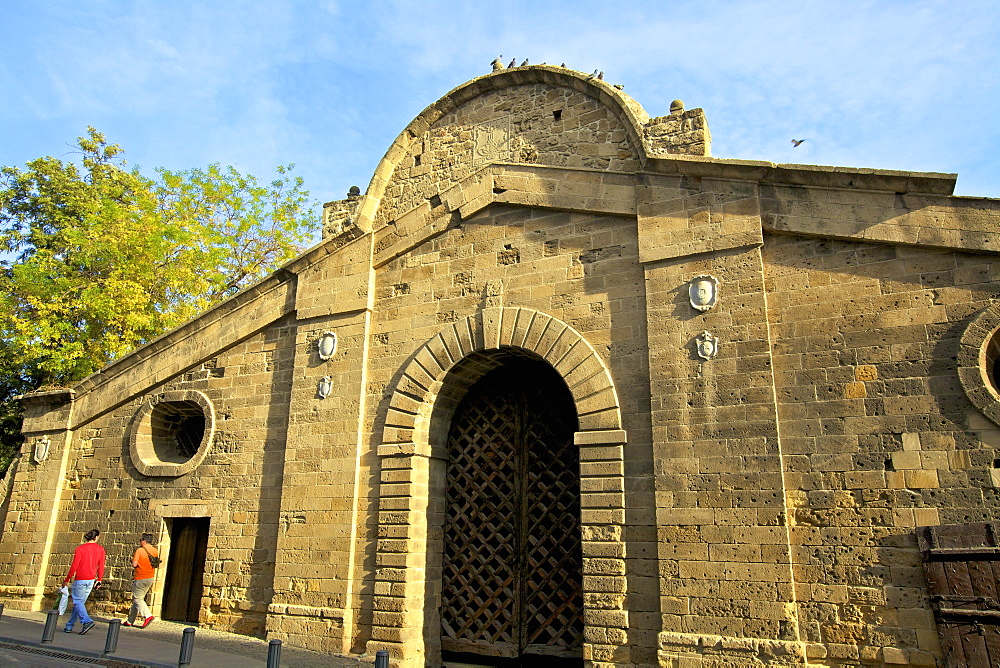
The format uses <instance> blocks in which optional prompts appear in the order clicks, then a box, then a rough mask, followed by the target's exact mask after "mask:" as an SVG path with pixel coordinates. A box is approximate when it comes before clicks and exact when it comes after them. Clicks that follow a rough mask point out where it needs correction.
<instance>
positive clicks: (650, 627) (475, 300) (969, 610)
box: [0, 66, 1000, 666]
mask: <svg viewBox="0 0 1000 668" xmlns="http://www.w3.org/2000/svg"><path fill="white" fill-rule="evenodd" d="M709 146H710V137H709V133H708V127H707V124H706V121H705V117H704V114H703V113H702V111H701V110H700V109H695V110H685V109H684V108H683V105H682V104H680V103H679V102H678V103H675V104H674V105H672V108H671V109H670V113H669V114H668V115H665V116H661V117H658V118H650V117H649V116H648V115H647V114H646V113H645V112H644V111H643V109H642V108H641V107H640V106H639V105H638V104H637V103H636V102H635V101H633V100H632V99H630V98H629V97H628V96H627V95H625V94H624V93H623V92H621V90H619V89H617V88H615V87H614V86H612V85H610V84H608V83H605V82H604V81H601V80H598V79H596V78H592V77H587V76H586V75H583V74H580V73H578V72H575V71H572V70H569V69H565V68H557V67H548V66H531V67H518V68H512V69H501V70H499V71H496V72H494V73H492V74H490V75H488V76H484V77H480V78H478V79H475V80H473V81H471V82H468V83H466V84H464V85H462V86H459V87H458V88H455V89H454V90H452V91H451V92H449V93H448V94H446V95H445V96H444V97H443V98H441V99H440V100H439V101H437V102H435V103H434V104H433V105H431V106H429V107H428V108H427V109H426V110H425V111H424V112H422V113H421V114H420V115H419V116H418V117H417V118H416V119H415V120H414V121H413V122H412V123H411V124H410V125H409V126H407V128H406V129H405V130H404V131H403V132H402V133H401V134H400V135H399V137H398V138H397V139H396V141H395V142H394V143H393V144H392V146H391V147H390V148H389V150H388V152H387V153H386V155H385V158H384V159H383V160H382V162H381V163H380V165H379V166H378V168H377V170H376V171H375V174H374V176H373V178H372V180H371V183H370V185H369V187H368V189H367V191H366V192H365V193H363V194H361V193H355V194H352V195H351V196H349V197H348V199H347V200H344V201H341V202H333V203H330V204H328V205H326V207H325V211H324V221H325V225H326V229H325V236H324V239H323V241H322V243H320V244H319V245H317V246H316V247H314V248H312V249H311V250H309V251H308V252H306V253H305V254H303V255H302V256H301V257H299V258H298V259H296V260H295V261H293V262H291V263H289V264H288V265H286V266H285V267H283V268H281V269H280V270H278V271H277V272H276V273H274V274H273V275H272V276H270V277H269V278H267V279H266V280H264V281H262V282H261V283H260V284H258V285H256V286H255V287H253V288H251V289H248V290H246V291H244V292H243V293H241V294H239V295H236V296H235V297H233V298H232V299H230V300H229V301H228V302H226V303H224V304H222V305H221V306H219V307H217V308H215V309H213V310H211V311H209V312H207V313H205V314H204V315H202V316H201V317H199V318H197V319H195V320H192V321H190V322H188V323H186V324H185V325H183V326H181V327H179V328H177V329H176V330H174V331H171V332H170V333H168V334H166V335H165V336H163V337H161V338H160V339H157V340H156V341H153V342H152V343H150V344H149V345H147V346H145V347H143V348H141V349H139V350H137V351H136V352H134V353H133V354H131V355H129V356H128V357H125V358H123V359H121V360H118V361H117V362H115V363H113V364H111V365H110V366H108V367H107V368H105V369H103V370H102V371H100V372H99V373H97V374H95V375H93V376H91V377H89V378H87V379H86V380H83V381H81V382H80V383H79V384H77V385H76V386H75V387H73V388H69V389H64V390H57V391H49V392H38V393H35V394H32V395H29V396H27V397H25V399H24V403H25V406H26V410H27V418H26V420H25V423H24V431H25V434H26V437H27V442H26V447H25V452H24V454H23V456H22V459H21V461H20V462H19V463H18V464H17V468H16V478H15V481H14V485H13V488H12V491H11V492H10V494H9V496H8V498H7V499H6V500H5V502H4V506H2V509H0V513H2V514H3V535H2V539H0V587H2V588H0V597H2V600H3V602H4V603H6V605H8V606H11V607H17V608H22V609H34V610H37V609H40V607H41V606H43V605H45V601H44V600H43V599H44V597H45V596H46V595H48V594H50V593H51V591H52V589H53V587H54V585H55V584H56V582H57V578H58V577H61V576H62V575H63V574H64V572H65V570H66V568H67V566H68V563H69V558H70V555H71V553H72V549H73V547H74V546H75V545H76V544H77V543H78V541H79V537H80V535H81V534H82V533H83V532H84V531H86V530H87V529H90V528H91V527H94V526H96V527H98V528H100V529H101V530H102V531H104V537H103V538H102V540H103V541H104V545H105V546H106V547H107V549H108V558H109V564H111V566H112V570H111V573H110V578H111V581H112V586H111V588H110V590H111V591H110V594H108V595H107V596H108V598H106V599H105V600H99V601H98V602H97V605H98V608H99V610H103V611H104V612H106V613H112V612H115V611H120V610H122V609H123V608H124V606H126V605H127V588H128V582H127V580H128V578H129V574H130V568H129V565H128V555H129V554H130V553H131V550H132V549H133V546H134V540H135V537H136V534H137V533H139V532H144V531H149V532H152V533H155V534H156V535H157V536H158V537H159V543H160V546H161V548H162V553H163V555H164V557H165V563H164V565H163V566H162V567H161V569H160V571H159V575H158V576H157V582H156V584H155V586H154V606H153V607H154V614H155V615H157V616H162V617H164V618H167V619H176V620H184V621H188V622H198V623H200V624H201V625H203V626H208V627H212V628H218V629H224V630H232V631H236V632H240V633H247V634H253V635H259V636H263V635H266V636H268V637H272V638H282V639H285V640H286V642H289V643H294V644H297V645H301V646H304V647H309V648H313V649H318V650H322V651H326V652H330V653H338V654H355V655H366V656H367V657H369V658H370V657H371V656H373V655H374V652H375V651H376V650H378V649H388V650H390V652H391V655H392V657H393V665H398V666H422V665H430V666H437V665H441V664H442V662H445V663H447V662H449V661H462V662H464V663H472V664H484V665H485V664H489V665H505V664H504V663H503V660H504V659H510V658H512V657H513V658H516V657H518V656H523V657H524V658H525V662H526V664H531V661H532V660H535V659H537V661H536V663H548V664H554V665H593V666H612V665H614V666H649V665H663V666H677V665H696V664H699V663H703V664H704V665H716V666H717V665H727V666H737V665H759V664H761V663H773V664H779V665H804V664H815V665H824V666H832V665H861V664H865V665H880V664H906V663H909V664H911V665H926V666H931V665H935V662H938V661H944V660H945V657H946V654H947V656H948V657H949V659H950V660H951V659H955V657H957V656H958V654H955V652H959V653H960V652H963V651H965V652H966V653H967V655H968V656H967V657H966V658H967V659H968V660H969V661H970V663H975V660H974V656H979V655H974V652H975V651H979V650H978V649H977V647H978V645H976V643H980V644H982V646H983V648H982V652H988V651H989V648H988V647H987V644H986V640H988V639H990V638H992V637H993V636H992V635H990V634H992V633H994V631H993V627H992V626H990V621H989V620H990V618H991V616H990V615H989V614H987V613H989V612H990V610H989V605H990V601H991V600H993V599H990V598H989V594H988V593H987V594H983V592H982V591H980V590H979V589H977V587H987V584H983V583H982V582H979V581H977V580H976V577H978V576H975V577H972V576H970V577H972V579H971V580H969V579H968V578H966V583H965V585H964V589H963V587H962V586H959V585H956V584H955V583H954V582H952V581H950V580H948V578H949V577H952V575H953V574H954V572H956V569H958V570H961V569H962V568H965V569H966V570H965V571H963V572H964V573H966V575H968V573H971V572H973V571H975V572H976V573H978V572H979V571H981V570H982V568H980V567H981V566H982V564H983V562H981V561H980V562H977V561H975V560H976V559H978V558H981V557H982V555H986V557H985V558H989V555H991V554H994V553H995V552H997V551H998V548H997V543H996V541H995V540H994V538H993V537H994V535H995V534H994V532H993V528H994V526H995V525H993V524H992V522H993V521H994V520H997V519H998V518H997V504H996V501H997V486H998V485H1000V454H998V450H997V448H1000V430H998V424H1000V404H998V399H1000V394H998V392H997V377H996V369H995V368H994V367H995V366H996V365H997V362H998V359H1000V336H998V335H997V331H998V329H1000V305H998V304H997V303H996V297H997V295H998V293H1000V205H998V202H997V201H996V200H986V199H976V198H965V197H954V196H952V194H951V193H952V192H953V188H954V185H955V179H956V177H955V175H950V174H925V173H908V172H892V171H879V170H871V169H846V168H836V167H815V166H803V165H776V164H771V163H766V162H755V161H744V160H728V159H716V158H712V157H710V156H709ZM928 527H929V528H928ZM977 541H978V542H977ZM976 555H979V556H978V557H977V556H976ZM942 558H943V559H946V561H945V562H942V561H940V559H942ZM942 564H944V565H942ZM977 564H978V565H977ZM986 567H987V570H988V567H989V564H988V563H986ZM977 568H979V571H977V570H976V569H977ZM942 573H944V575H941V574H942ZM969 582H971V584H969ZM949 587H950V589H949ZM949 592H950V593H949ZM993 592H994V593H993V594H992V596H993V597H994V599H995V597H996V594H995V588H994V590H993ZM963 596H964V597H965V598H963ZM977 596H978V597H979V598H977ZM993 614H994V615H996V613H995V612H994V613H993ZM963 624H965V625H966V626H968V625H969V624H980V626H979V627H977V628H981V629H983V633H982V634H977V633H972V634H969V635H965V636H964V637H960V636H962V634H963V633H964V631H962V629H963V628H966V627H963V626H962V625H963ZM969 628H972V627H969ZM966 630H967V629H966ZM956 638H958V640H955V639H956ZM956 643H957V645H956ZM963 643H964V645H963ZM973 645H976V647H973ZM963 646H964V647H965V649H964V650H963V649H962V647H963ZM956 647H957V649H956ZM982 656H986V655H985V654H983V655H982ZM496 657H499V658H496ZM539 657H540V658H539ZM969 657H973V658H969Z"/></svg>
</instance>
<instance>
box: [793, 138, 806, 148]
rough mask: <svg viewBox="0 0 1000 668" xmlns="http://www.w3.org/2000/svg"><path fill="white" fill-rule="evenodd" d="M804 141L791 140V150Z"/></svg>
mask: <svg viewBox="0 0 1000 668" xmlns="http://www.w3.org/2000/svg"><path fill="white" fill-rule="evenodd" d="M804 141H805V139H793V140H792V148H795V147H796V146H798V145H799V144H801V143H802V142H804Z"/></svg>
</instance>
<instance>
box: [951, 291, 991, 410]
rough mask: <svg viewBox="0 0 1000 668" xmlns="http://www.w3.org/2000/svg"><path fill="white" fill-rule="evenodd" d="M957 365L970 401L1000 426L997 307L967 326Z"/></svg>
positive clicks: (985, 312)
mask: <svg viewBox="0 0 1000 668" xmlns="http://www.w3.org/2000/svg"><path fill="white" fill-rule="evenodd" d="M957 361H958V378H959V381H961V383H962V388H963V389H964V390H965V395H966V396H967V397H968V398H969V401H971V402H972V404H973V405H974V406H975V407H976V408H978V409H979V410H980V411H982V413H983V415H985V416H986V417H988V418H989V419H990V420H992V421H993V422H995V423H996V424H998V425H1000V304H994V305H991V306H989V307H988V308H987V309H986V310H985V311H983V312H982V313H980V314H979V315H978V316H976V318H975V319H973V321H972V322H971V323H969V326H968V327H967V328H966V329H965V333H964V334H963V335H962V339H961V342H960V343H959V349H958V360H957Z"/></svg>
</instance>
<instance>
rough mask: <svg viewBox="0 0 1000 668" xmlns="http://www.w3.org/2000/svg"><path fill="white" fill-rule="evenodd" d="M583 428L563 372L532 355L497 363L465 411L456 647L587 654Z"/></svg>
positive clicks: (454, 556)
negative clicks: (578, 442) (577, 439)
mask: <svg viewBox="0 0 1000 668" xmlns="http://www.w3.org/2000/svg"><path fill="white" fill-rule="evenodd" d="M576 428H577V418H576V409H575V405H574V403H573V399H572V396H571V395H570V393H569V390H568V388H567V387H566V385H565V383H564V382H563V380H562V378H561V377H560V376H559V375H558V374H556V373H555V371H554V370H553V369H552V368H551V367H550V366H549V365H548V364H545V363H543V362H536V361H533V360H516V361H511V362H509V363H508V364H506V365H505V366H503V367H501V368H500V369H497V370H495V371H493V372H491V373H489V374H487V375H486V376H484V377H483V378H482V379H481V380H480V381H479V382H478V383H477V384H476V385H475V386H473V388H472V389H470V390H469V392H468V394H467V395H466V397H465V399H464V400H463V401H462V403H461V404H460V405H459V407H458V409H457V410H456V413H455V416H454V418H453V420H452V426H451V430H450V433H449V440H448V449H449V463H448V482H447V494H446V500H447V511H446V519H445V541H444V542H445V552H444V560H443V575H442V592H441V602H442V605H441V620H442V635H441V642H442V648H443V650H444V651H445V656H446V658H452V659H455V660H464V661H472V662H473V663H476V664H488V665H493V666H501V665H533V664H535V663H538V662H541V663H544V664H546V665H548V666H555V665H582V663H581V658H582V652H581V648H582V639H583V601H582V576H581V563H582V554H581V542H580V479H579V473H580V466H579V454H578V451H577V449H576V446H575V445H574V443H573V433H574V432H575V431H576ZM475 657H479V658H478V659H477V658H475ZM567 660H569V661H568V663H567Z"/></svg>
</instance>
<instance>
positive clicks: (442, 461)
mask: <svg viewBox="0 0 1000 668" xmlns="http://www.w3.org/2000/svg"><path fill="white" fill-rule="evenodd" d="M624 441H625V434H624V432H623V431H622V430H621V422H620V411H619V407H618V401H617V393H616V392H615V389H614V385H613V384H612V381H611V377H610V374H609V373H608V371H607V369H606V367H605V366H604V364H603V362H602V361H601V359H600V357H599V356H598V355H597V354H596V352H595V351H594V349H593V348H592V347H591V346H590V345H589V344H588V343H587V342H586V341H585V340H584V339H583V337H582V336H580V334H579V333H578V332H576V331H575V330H574V329H573V328H572V327H570V326H569V325H567V324H566V323H564V322H561V321H559V320H557V319H555V318H552V317H550V316H548V315H545V314H542V313H539V312H537V311H532V310H530V309H517V308H504V309H500V308H497V309H487V310H484V311H482V312H480V313H478V314H476V315H475V316H471V317H469V318H467V319H465V320H464V321H460V322H457V323H454V324H453V325H451V326H449V327H447V328H445V329H444V330H442V331H441V332H440V333H439V334H438V335H436V336H435V337H433V338H432V339H431V340H429V341H428V342H427V343H425V344H424V346H422V347H421V349H420V350H418V351H417V352H416V353H415V354H414V355H413V357H412V358H411V361H410V363H409V364H408V366H407V367H406V369H405V370H404V371H403V373H402V374H401V376H400V380H399V383H398V385H397V387H396V389H395V392H394V395H393V398H392V400H391V402H390V409H389V412H388V415H387V417H386V426H385V429H384V430H383V440H382V445H381V446H379V454H380V455H381V457H382V481H383V482H382V484H381V485H380V490H379V536H380V538H381V540H380V542H379V549H378V570H377V573H376V600H375V610H376V617H375V627H374V628H373V634H372V637H373V640H372V643H371V644H370V646H369V650H370V651H375V650H376V649H380V648H389V649H390V650H391V651H392V652H393V654H394V655H395V656H396V657H398V658H399V659H400V663H401V665H424V664H425V663H428V664H434V663H436V662H437V660H438V657H441V656H444V657H445V658H448V657H454V658H458V659H463V660H468V659H474V660H475V661H476V662H477V663H481V664H492V665H507V663H508V662H519V663H520V664H522V665H530V664H531V663H533V662H535V661H539V660H541V661H544V662H545V663H554V662H555V663H561V662H565V664H566V665H574V664H575V665H580V664H581V663H582V660H583V659H585V658H590V656H591V655H592V654H593V652H594V650H595V645H593V644H586V643H584V630H585V627H586V626H596V627H600V629H601V630H600V633H598V634H593V633H591V634H588V636H589V637H593V636H594V635H597V636H599V637H604V638H609V639H610V643H609V644H608V645H607V646H604V651H605V652H606V651H613V652H615V653H616V654H617V655H618V656H619V657H620V656H621V652H622V651H623V650H624V648H623V647H622V646H623V645H625V644H626V643H625V637H626V628H627V613H626V611H625V609H624V600H625V596H624V594H625V581H624V573H625V570H624V556H625V553H624V542H623V541H622V535H621V529H622V525H623V521H624V492H623V488H622V484H621V483H622V473H623V471H622V461H621V451H622V444H623V443H624ZM609 493H610V494H609ZM609 498H610V499H615V500H614V501H611V502H610V503H609ZM609 555H610V556H609ZM585 574H591V575H606V576H608V577H606V578H605V577H602V578H592V579H591V580H592V581H593V582H595V583H601V584H600V585H597V588H596V590H594V591H587V590H585V588H584V582H585V580H584V575H585ZM608 589H613V590H614V591H606V590H608ZM588 594H590V596H588ZM595 594H596V596H595ZM588 605H589V606H591V607H590V608H588ZM595 606H597V607H595ZM598 608H599V609H600V610H601V612H602V613H605V612H607V613H610V614H601V615H595V614H594V612H595V611H596V610H597V609H598ZM611 643H613V646H611ZM602 645H603V644H602ZM597 647H601V646H597Z"/></svg>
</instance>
